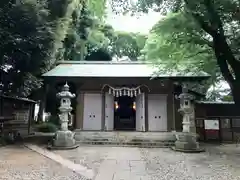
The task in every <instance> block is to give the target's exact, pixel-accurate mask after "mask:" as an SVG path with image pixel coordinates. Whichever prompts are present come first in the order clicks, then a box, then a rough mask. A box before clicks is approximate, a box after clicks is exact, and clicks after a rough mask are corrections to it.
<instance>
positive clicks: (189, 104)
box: [178, 85, 195, 133]
mask: <svg viewBox="0 0 240 180" xmlns="http://www.w3.org/2000/svg"><path fill="white" fill-rule="evenodd" d="M178 98H179V99H180V108H179V110H178V111H179V112H180V113H181V114H182V116H183V122H182V124H183V132H187V133H189V132H190V127H191V125H193V124H194V122H192V121H194V118H192V117H191V116H192V114H193V113H194V104H193V100H194V98H195V97H194V96H193V95H192V94H189V93H188V90H187V88H186V86H185V85H184V87H183V90H182V94H180V95H179V97H178Z"/></svg>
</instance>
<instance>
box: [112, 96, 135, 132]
mask: <svg viewBox="0 0 240 180" xmlns="http://www.w3.org/2000/svg"><path fill="white" fill-rule="evenodd" d="M114 109H115V111H114V129H115V130H135V126H136V110H135V97H130V96H120V97H116V98H115V103H114Z"/></svg>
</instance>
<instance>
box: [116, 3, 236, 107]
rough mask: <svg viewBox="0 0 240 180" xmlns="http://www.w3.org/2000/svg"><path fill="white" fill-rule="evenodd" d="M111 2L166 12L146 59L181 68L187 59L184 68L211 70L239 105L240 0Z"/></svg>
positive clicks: (145, 53)
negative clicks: (225, 83) (224, 81)
mask: <svg viewBox="0 0 240 180" xmlns="http://www.w3.org/2000/svg"><path fill="white" fill-rule="evenodd" d="M112 4H113V8H114V7H115V10H116V11H118V9H117V8H116V7H118V6H119V5H120V4H121V5H122V7H123V8H122V9H121V10H122V11H126V10H133V11H135V12H139V11H140V12H147V11H148V10H149V8H150V9H154V10H156V11H158V12H160V13H164V14H167V16H168V18H166V19H165V20H163V21H164V22H161V23H158V25H159V28H158V27H156V26H155V30H156V31H157V33H156V32H154V31H152V32H151V35H150V37H149V39H148V41H147V45H146V46H145V48H144V51H143V53H144V56H145V58H152V59H153V60H154V61H156V62H157V61H160V62H161V63H163V62H164V64H165V67H166V66H168V67H176V66H178V68H179V67H181V68H182V67H183V62H184V69H185V70H191V71H194V70H199V69H203V70H205V71H207V72H211V71H212V73H211V74H212V75H213V76H215V77H213V80H212V81H214V80H219V79H221V78H222V77H223V78H224V79H225V80H226V81H227V82H228V83H229V86H230V88H231V90H232V94H233V97H234V100H235V102H236V103H239V104H240V96H239V93H238V92H239V91H240V61H239V57H240V54H239V52H240V51H239V45H240V43H239V36H240V33H239V28H240V18H239V7H240V2H239V1H234V0H215V1H212V0H199V1H192V0H149V1H144V0H138V1H137V3H135V4H133V5H132V4H131V5H129V4H128V2H126V1H122V0H115V1H114V3H112ZM127 4H128V5H129V6H128V5H127ZM121 10H120V12H121ZM169 12H178V13H177V14H174V15H169ZM161 28H162V29H161ZM148 50H151V52H147V51H148ZM142 58H143V57H142ZM160 58H162V59H160ZM159 59H160V60H159ZM158 64H159V62H158ZM174 64H175V66H173V65H174ZM185 64H187V65H185ZM219 72H220V73H221V75H219V74H220V73H219ZM218 76H220V78H219V77H218Z"/></svg>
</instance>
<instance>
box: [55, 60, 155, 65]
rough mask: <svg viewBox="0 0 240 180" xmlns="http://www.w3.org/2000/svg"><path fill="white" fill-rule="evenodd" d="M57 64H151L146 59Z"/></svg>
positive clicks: (61, 62) (63, 62)
mask: <svg viewBox="0 0 240 180" xmlns="http://www.w3.org/2000/svg"><path fill="white" fill-rule="evenodd" d="M57 64H127V65H129V64H153V63H152V62H147V61H59V62H58V63H57Z"/></svg>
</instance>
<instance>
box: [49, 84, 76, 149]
mask: <svg viewBox="0 0 240 180" xmlns="http://www.w3.org/2000/svg"><path fill="white" fill-rule="evenodd" d="M57 97H58V98H60V107H59V111H60V114H59V121H60V125H61V128H60V130H58V131H57V132H56V133H55V138H54V139H53V144H51V145H50V146H49V148H51V149H73V148H76V147H78V146H77V145H76V142H75V139H74V133H73V132H72V131H70V130H68V123H69V121H70V116H69V115H70V112H71V111H72V107H71V99H72V98H74V97H75V94H72V93H71V92H69V86H68V85H67V83H66V84H65V85H64V86H63V89H62V91H61V92H59V93H57Z"/></svg>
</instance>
